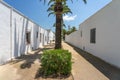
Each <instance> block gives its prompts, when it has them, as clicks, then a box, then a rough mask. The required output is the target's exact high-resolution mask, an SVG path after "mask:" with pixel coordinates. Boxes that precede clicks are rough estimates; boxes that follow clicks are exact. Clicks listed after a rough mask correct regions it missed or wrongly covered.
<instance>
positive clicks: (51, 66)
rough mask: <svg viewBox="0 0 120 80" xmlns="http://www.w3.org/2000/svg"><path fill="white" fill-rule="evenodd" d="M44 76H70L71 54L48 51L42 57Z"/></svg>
mask: <svg viewBox="0 0 120 80" xmlns="http://www.w3.org/2000/svg"><path fill="white" fill-rule="evenodd" d="M41 66H42V70H43V74H44V75H45V76H48V75H69V74H70V73H71V66H72V62H71V53H70V52H68V51H67V50H62V49H58V50H47V51H44V52H43V55H42V57H41Z"/></svg>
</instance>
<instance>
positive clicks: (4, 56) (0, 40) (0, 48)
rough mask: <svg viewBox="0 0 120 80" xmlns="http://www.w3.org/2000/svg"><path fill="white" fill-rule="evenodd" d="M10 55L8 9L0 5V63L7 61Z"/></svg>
mask: <svg viewBox="0 0 120 80" xmlns="http://www.w3.org/2000/svg"><path fill="white" fill-rule="evenodd" d="M3 35H4V36H5V37H4V36H3ZM10 53H11V50H10V8H9V7H6V6H4V5H3V4H1V3H0V63H4V62H5V61H6V60H9V59H10Z"/></svg>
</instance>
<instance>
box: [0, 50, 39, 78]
mask: <svg viewBox="0 0 120 80" xmlns="http://www.w3.org/2000/svg"><path fill="white" fill-rule="evenodd" d="M40 56H41V50H36V51H33V52H30V53H29V54H28V55H24V56H21V57H19V58H17V59H16V60H14V61H12V62H10V63H7V64H5V65H2V66H0V80H37V79H35V75H36V74H37V71H38V69H39V68H40V62H39V61H40V60H39V59H40Z"/></svg>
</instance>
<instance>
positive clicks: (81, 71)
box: [62, 42, 109, 80]
mask: <svg viewBox="0 0 120 80" xmlns="http://www.w3.org/2000/svg"><path fill="white" fill-rule="evenodd" d="M62 45H63V48H64V49H67V50H69V51H70V52H71V53H72V61H73V62H74V63H73V66H72V74H73V77H74V80H109V79H108V78H107V77H106V76H104V75H103V74H102V73H101V72H100V71H98V70H97V69H96V68H95V67H94V66H93V65H92V64H90V63H89V62H88V61H86V60H85V59H84V58H83V57H82V56H80V55H79V53H77V52H76V51H75V50H74V49H73V47H71V46H69V45H68V44H66V43H64V42H63V44H62Z"/></svg>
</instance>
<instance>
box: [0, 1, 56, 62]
mask: <svg viewBox="0 0 120 80" xmlns="http://www.w3.org/2000/svg"><path fill="white" fill-rule="evenodd" d="M0 25H1V29H0V46H1V47H0V64H3V63H5V62H7V61H8V60H10V59H12V58H16V57H19V56H21V55H23V54H26V53H28V52H29V51H32V50H36V49H38V48H39V47H43V46H44V45H47V44H48V41H47V37H48V36H53V35H54V34H48V31H47V30H46V29H43V28H41V27H40V26H39V25H37V24H36V23H34V22H33V21H32V20H30V19H28V18H27V17H25V16H24V15H23V14H21V13H20V12H18V11H17V10H15V9H13V8H12V7H11V6H9V5H8V4H6V3H5V2H1V1H0ZM27 32H30V44H27V41H26V33H27ZM40 33H42V35H41V37H40ZM40 39H41V41H40Z"/></svg>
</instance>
